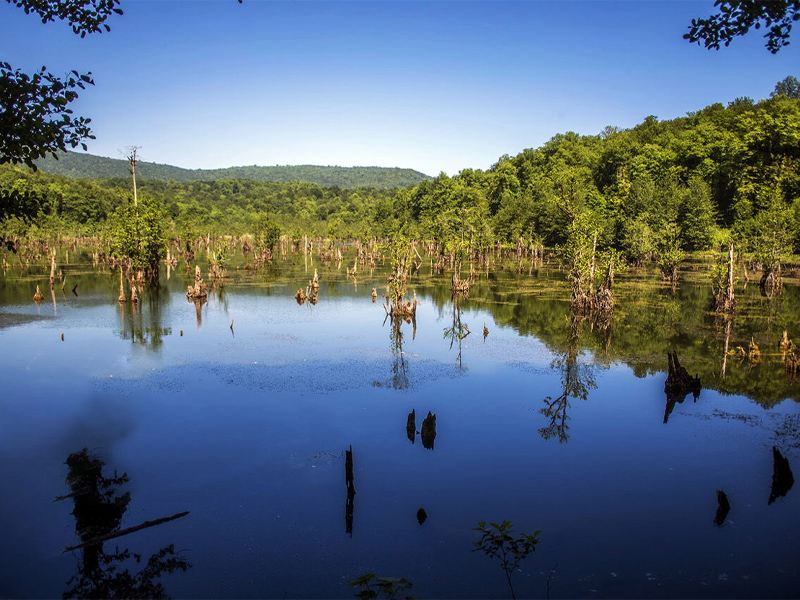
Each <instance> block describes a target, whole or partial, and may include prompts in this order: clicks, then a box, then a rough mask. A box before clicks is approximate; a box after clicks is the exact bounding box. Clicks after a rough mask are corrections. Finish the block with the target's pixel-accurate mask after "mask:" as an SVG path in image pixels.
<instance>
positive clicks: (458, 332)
mask: <svg viewBox="0 0 800 600" xmlns="http://www.w3.org/2000/svg"><path fill="white" fill-rule="evenodd" d="M470 333H472V332H471V331H470V330H469V328H468V327H467V325H466V323H462V322H461V295H460V294H458V293H454V294H453V322H452V325H451V326H450V327H445V328H444V339H446V340H450V349H451V350H452V349H453V344H455V343H456V342H458V357H457V358H456V362H457V363H458V367H459V368H460V369H463V368H464V367H463V365H462V364H461V341H462V340H463V339H464V338H465V337H467V336H468V335H469V334H470Z"/></svg>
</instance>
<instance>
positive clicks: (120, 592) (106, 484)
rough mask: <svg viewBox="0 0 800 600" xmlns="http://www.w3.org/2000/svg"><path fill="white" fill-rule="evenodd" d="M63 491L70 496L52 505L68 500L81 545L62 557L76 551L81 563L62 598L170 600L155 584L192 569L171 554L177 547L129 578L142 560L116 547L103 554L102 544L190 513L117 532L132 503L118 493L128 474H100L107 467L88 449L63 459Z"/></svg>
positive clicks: (127, 494)
mask: <svg viewBox="0 0 800 600" xmlns="http://www.w3.org/2000/svg"><path fill="white" fill-rule="evenodd" d="M65 464H66V465H67V467H68V473H67V485H69V488H70V490H71V491H70V493H69V494H67V495H65V496H59V497H58V498H56V499H55V500H56V501H61V500H67V499H72V501H73V506H74V508H73V510H72V515H73V516H74V517H75V533H76V534H77V535H78V537H79V538H80V542H81V543H80V544H77V545H75V546H70V547H69V548H67V549H66V550H65V552H71V551H76V550H79V551H80V553H81V561H80V562H79V564H78V572H77V573H76V574H75V575H73V576H72V577H71V578H70V579H69V581H68V582H67V590H66V591H65V592H64V594H63V596H64V598H168V597H169V596H168V595H167V593H166V590H165V589H164V586H163V585H162V584H161V582H160V581H158V579H159V578H160V577H161V576H162V575H163V574H164V573H173V572H175V571H184V572H185V571H187V570H188V569H189V568H190V567H191V565H190V564H189V562H187V561H186V560H184V559H183V558H181V557H179V556H177V555H176V553H175V546H174V545H173V544H170V545H169V546H165V547H164V548H162V549H161V550H159V551H158V552H156V553H155V554H153V555H152V556H150V558H148V559H147V562H146V564H145V566H144V567H143V568H142V569H141V570H139V571H138V572H136V573H132V572H131V571H130V570H129V568H128V565H130V564H131V562H130V561H132V562H133V563H136V564H139V563H141V561H142V557H141V555H139V554H136V553H132V552H131V551H130V550H128V549H127V548H125V549H123V550H120V549H119V546H116V547H115V550H114V551H113V552H106V550H105V548H104V543H105V542H107V541H109V540H113V539H117V538H120V537H122V536H125V535H128V534H131V533H134V532H136V531H141V530H142V529H147V528H149V527H154V526H156V525H161V524H163V523H167V522H169V521H173V520H175V519H179V518H181V517H184V516H186V515H187V514H189V513H188V511H185V512H182V513H178V514H175V515H172V516H170V517H164V518H161V519H155V520H153V521H146V522H144V523H141V524H139V525H136V526H133V527H128V528H125V529H121V528H120V525H121V523H122V517H123V515H124V514H125V512H126V511H127V510H128V505H129V504H130V501H131V494H130V492H120V489H119V488H121V487H122V486H123V485H125V484H126V483H128V481H129V478H128V475H127V474H126V473H123V474H122V475H119V476H118V475H117V473H116V471H115V472H114V476H113V477H106V476H105V475H104V474H103V467H104V466H105V463H104V462H103V461H102V460H100V459H99V458H97V457H95V456H93V455H92V454H91V453H90V452H89V450H88V449H86V448H84V449H83V450H81V451H80V452H75V453H72V454H70V455H69V456H68V457H67V460H66V463H65Z"/></svg>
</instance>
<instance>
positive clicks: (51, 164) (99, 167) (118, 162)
mask: <svg viewBox="0 0 800 600" xmlns="http://www.w3.org/2000/svg"><path fill="white" fill-rule="evenodd" d="M36 165H37V166H38V167H39V168H40V169H41V170H42V171H44V172H46V173H53V174H56V175H63V176H65V177H69V178H70V179H101V178H108V177H129V176H130V175H129V173H128V161H126V160H123V159H115V158H106V157H103V156H95V155H93V154H79V153H76V152H67V153H65V154H60V155H59V158H58V160H56V159H55V158H52V157H50V156H48V157H47V158H45V159H42V160H38V161H37V162H36ZM136 175H137V179H138V178H139V177H141V178H142V179H151V180H157V181H169V180H173V181H175V182H178V183H188V182H193V181H221V180H225V179H249V180H252V181H277V182H289V181H307V182H309V183H316V184H317V185H319V186H322V187H341V188H356V187H369V188H377V189H389V188H399V187H406V186H410V185H417V184H418V183H420V182H421V181H425V180H428V179H430V177H428V176H427V175H425V174H424V173H420V172H419V171H414V170H413V169H401V168H397V167H395V168H386V167H320V166H315V165H297V166H285V167H283V166H275V167H257V166H255V165H254V166H250V167H228V168H225V169H182V168H180V167H173V166H170V165H159V164H156V163H151V162H144V161H140V162H137V163H136Z"/></svg>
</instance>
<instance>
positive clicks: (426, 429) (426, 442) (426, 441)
mask: <svg viewBox="0 0 800 600" xmlns="http://www.w3.org/2000/svg"><path fill="white" fill-rule="evenodd" d="M420 437H421V438H422V446H423V447H424V448H425V449H427V450H433V441H434V440H435V439H436V415H434V414H432V413H431V412H430V411H428V416H427V417H425V419H423V421H422V430H421V431H420Z"/></svg>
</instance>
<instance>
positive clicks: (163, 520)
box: [64, 510, 189, 552]
mask: <svg viewBox="0 0 800 600" xmlns="http://www.w3.org/2000/svg"><path fill="white" fill-rule="evenodd" d="M188 514H189V511H188V510H185V511H183V512H180V513H178V514H176V515H172V516H171V517H162V518H160V519H153V520H152V521H145V522H144V523H141V524H140V525H135V526H134V527H127V528H125V529H118V530H117V531H112V532H111V533H107V534H105V535H101V536H98V537H96V538H92V539H90V540H87V541H85V542H83V543H82V544H78V545H77V546H68V547H67V548H65V549H64V552H72V551H73V550H80V549H81V548H87V547H88V546H97V545H98V544H102V543H103V542H107V541H108V540H113V539H114V538H118V537H122V536H123V535H128V534H129V533H135V532H137V531H141V530H142V529H147V528H148V527H155V526H156V525H161V524H162V523H167V522H169V521H174V520H175V519H180V518H181V517H185V516H186V515H188Z"/></svg>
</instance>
